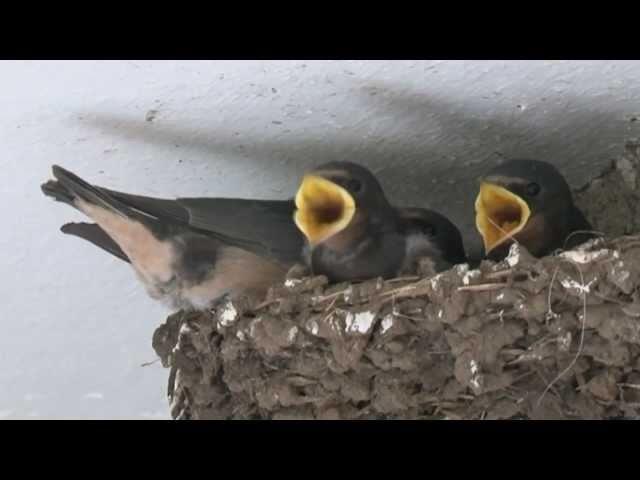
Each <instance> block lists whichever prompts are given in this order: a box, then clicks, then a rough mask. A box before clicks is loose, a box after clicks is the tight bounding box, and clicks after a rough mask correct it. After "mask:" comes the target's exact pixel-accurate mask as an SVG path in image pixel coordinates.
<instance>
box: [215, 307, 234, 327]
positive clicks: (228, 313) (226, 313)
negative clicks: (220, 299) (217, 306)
mask: <svg viewBox="0 0 640 480" xmlns="http://www.w3.org/2000/svg"><path fill="white" fill-rule="evenodd" d="M237 319H238V310H237V309H236V307H234V306H233V303H231V302H228V303H227V304H226V305H225V307H224V310H222V313H220V315H219V316H218V324H219V325H220V326H222V327H228V326H229V325H231V324H232V323H233V322H235V321H236V320H237Z"/></svg>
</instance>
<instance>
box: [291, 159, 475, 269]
mask: <svg viewBox="0 0 640 480" xmlns="http://www.w3.org/2000/svg"><path fill="white" fill-rule="evenodd" d="M294 201H295V206H296V211H295V215H294V221H295V224H296V225H297V226H298V228H299V229H300V231H301V232H302V233H303V234H304V236H305V238H306V248H305V254H304V256H305V259H306V262H307V265H308V267H309V268H310V270H311V271H312V272H313V274H315V275H325V276H327V278H328V279H329V281H331V282H343V281H358V280H365V279H369V278H375V277H382V278H393V277H396V276H398V275H400V274H402V273H404V272H406V271H408V270H410V269H411V267H412V265H414V264H415V262H416V261H417V259H418V258H420V257H422V256H429V257H431V258H432V259H434V263H435V264H436V265H437V268H439V269H441V270H442V269H445V268H446V267H447V266H450V264H449V263H448V261H447V260H451V261H455V260H458V259H462V258H463V257H464V253H462V255H460V251H462V252H463V249H462V239H461V237H460V234H459V232H458V230H457V228H456V227H455V226H454V225H453V224H452V223H451V222H449V221H448V220H447V219H446V218H444V217H443V216H441V215H440V214H437V213H435V212H430V211H426V210H422V209H407V210H406V211H405V212H404V213H402V209H397V208H395V207H393V206H392V205H391V204H390V203H389V201H388V200H387V198H386V196H385V193H384V191H383V189H382V187H381V185H380V183H379V182H378V180H377V178H376V177H375V176H374V175H373V173H372V172H371V171H369V170H368V169H367V168H365V167H363V166H361V165H357V164H354V163H351V162H331V163H327V164H324V165H321V166H319V167H317V168H316V169H314V170H313V171H312V172H309V173H307V174H306V175H305V176H304V177H303V179H302V182H301V184H300V186H299V188H298V191H297V193H296V196H295V200H294ZM450 237H452V238H453V239H454V240H453V242H452V244H451V247H450V246H449V245H448V244H447V241H448V240H449V238H450ZM451 252H452V253H451Z"/></svg>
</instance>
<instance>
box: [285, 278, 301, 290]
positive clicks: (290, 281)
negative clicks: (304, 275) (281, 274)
mask: <svg viewBox="0 0 640 480" xmlns="http://www.w3.org/2000/svg"><path fill="white" fill-rule="evenodd" d="M300 283H302V280H298V279H295V278H287V279H286V280H285V282H284V286H285V287H287V288H293V287H295V286H296V285H299V284H300Z"/></svg>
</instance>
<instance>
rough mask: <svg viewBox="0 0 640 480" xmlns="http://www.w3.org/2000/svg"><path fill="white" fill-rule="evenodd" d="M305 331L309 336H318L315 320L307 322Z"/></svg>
mask: <svg viewBox="0 0 640 480" xmlns="http://www.w3.org/2000/svg"><path fill="white" fill-rule="evenodd" d="M307 329H308V330H309V331H310V332H311V335H318V332H319V330H320V328H319V327H318V322H316V321H315V320H311V321H309V323H308V324H307Z"/></svg>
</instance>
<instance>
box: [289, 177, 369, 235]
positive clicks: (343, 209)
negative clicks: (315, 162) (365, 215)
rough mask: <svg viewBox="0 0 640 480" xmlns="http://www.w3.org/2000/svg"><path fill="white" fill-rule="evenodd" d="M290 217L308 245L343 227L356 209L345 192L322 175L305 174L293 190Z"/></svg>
mask: <svg viewBox="0 0 640 480" xmlns="http://www.w3.org/2000/svg"><path fill="white" fill-rule="evenodd" d="M295 202H296V208H297V210H296V212H295V214H294V221H295V222H296V225H297V226H298V228H299V229H300V230H301V231H302V233H304V235H305V236H306V237H307V239H308V241H309V243H310V244H311V245H317V244H318V243H321V242H323V241H324V240H326V239H327V238H329V237H332V236H333V235H335V234H336V233H338V232H340V231H342V230H344V229H345V228H346V227H347V225H349V222H351V219H352V218H353V215H354V214H355V211H356V204H355V201H354V199H353V197H352V196H351V194H349V192H347V191H346V190H345V189H344V188H342V187H341V186H340V185H337V184H335V183H333V182H332V181H330V180H327V179H326V178H322V177H319V176H315V175H306V176H305V177H304V178H303V179H302V184H301V185H300V188H299V189H298V193H296V199H295Z"/></svg>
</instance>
